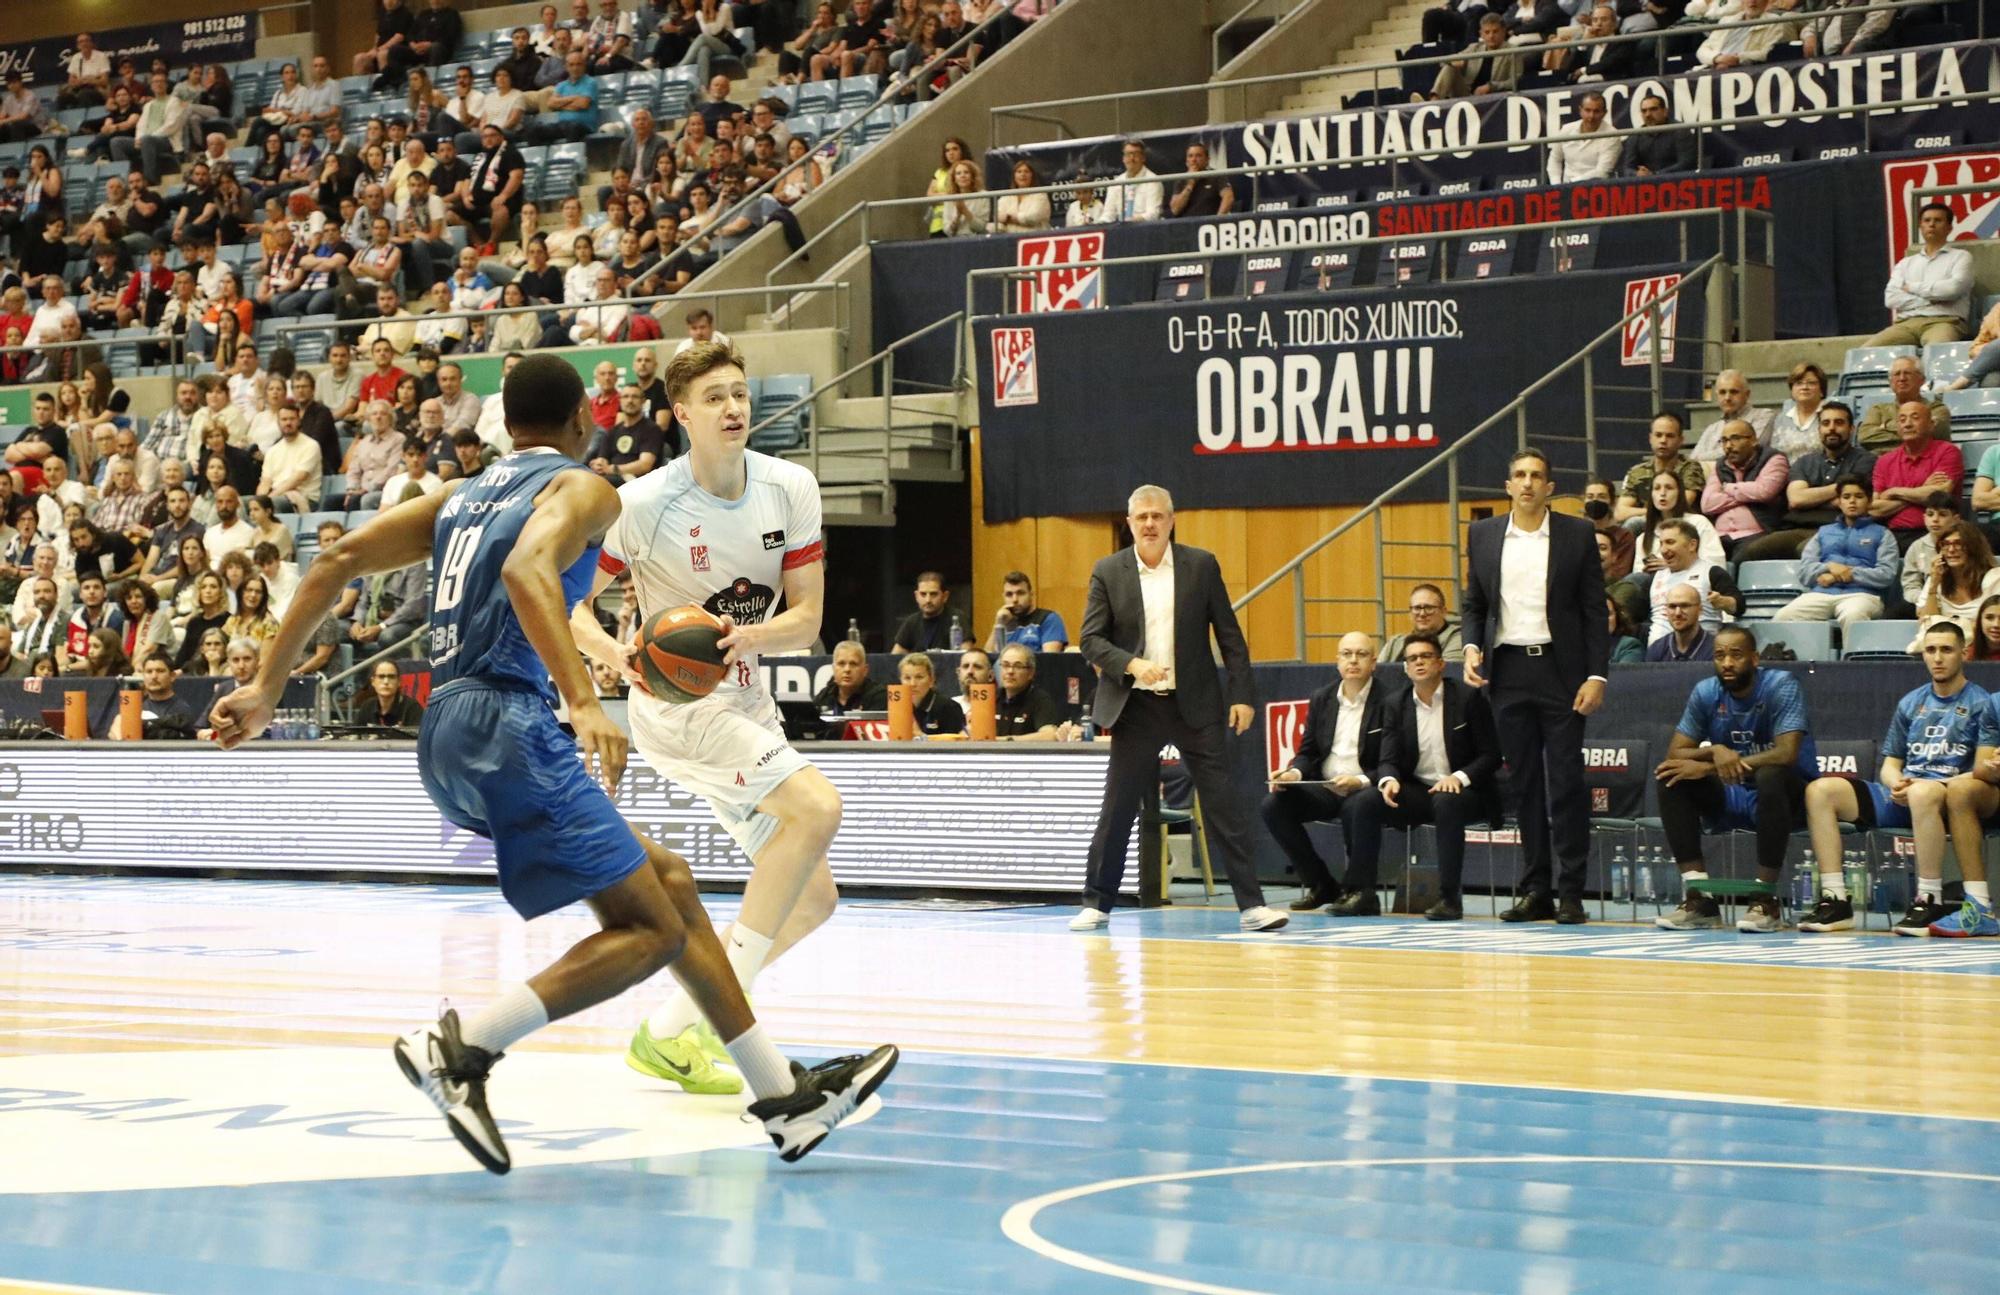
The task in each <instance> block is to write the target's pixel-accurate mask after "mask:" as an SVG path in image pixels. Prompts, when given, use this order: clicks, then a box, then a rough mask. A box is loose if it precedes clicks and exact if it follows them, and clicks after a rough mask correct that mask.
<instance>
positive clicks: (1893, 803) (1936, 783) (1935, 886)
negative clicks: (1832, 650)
mask: <svg viewBox="0 0 2000 1295" xmlns="http://www.w3.org/2000/svg"><path fill="white" fill-rule="evenodd" d="M1920 646H1921V647H1922V649H1923V654H1924V667H1925V668H1926V669H1927V670H1929V671H1930V674H1931V681H1930V682H1929V683H1927V684H1925V685H1924V686H1923V687H1921V688H1918V689H1916V690H1915V691H1914V692H1912V693H1910V694H1909V696H1907V697H1905V698H1903V700H1901V701H1899V702H1897V703H1896V716H1895V718H1894V719H1893V720H1891V721H1890V722H1889V732H1888V735H1887V736H1886V737H1884V738H1883V739H1882V770H1881V773H1880V774H1879V775H1878V778H1877V781H1875V782H1872V783H1864V782H1862V781H1861V780H1860V779H1858V778H1850V777H1846V776H1843V775H1834V776H1832V777H1826V778H1820V779H1817V780H1815V781H1814V782H1813V784H1812V785H1811V786H1810V787H1807V788H1806V827H1807V828H1808V829H1809V830H1810V831H1811V832H1812V843H1813V849H1814V850H1816V851H1818V852H1819V865H1820V875H1819V890H1820V896H1819V903H1818V905H1817V906H1816V907H1814V909H1813V911H1812V913H1811V914H1810V915H1809V916H1807V917H1805V918H1803V919H1801V920H1800V922H1799V929H1800V930H1801V931H1844V930H1847V929H1848V928H1850V927H1852V926H1853V925H1854V902H1853V900H1852V899H1851V898H1850V897H1849V895H1848V893H1847V883H1846V881H1845V880H1844V879H1843V878H1842V876H1841V874H1840V871H1839V869H1840V824H1842V823H1856V824H1859V825H1860V827H1861V829H1862V830H1863V831H1867V830H1868V829H1869V828H1873V827H1906V828H1909V829H1910V834H1911V835H1912V836H1913V837H1915V838H1916V844H1917V886H1916V891H1917V893H1916V895H1915V896H1913V897H1912V899H1911V902H1910V911H1909V912H1908V913H1907V914H1905V915H1904V917H1903V919H1902V920H1901V921H1900V922H1897V923H1896V927H1895V930H1896V934H1898V935H1928V934H1930V929H1931V924H1932V923H1933V922H1939V921H1942V920H1944V919H1945V918H1946V917H1949V916H1951V915H1952V913H1953V910H1952V909H1951V908H1950V907H1949V906H1947V905H1946V904H1945V903H1944V899H1943V896H1944V851H1945V829H1946V823H1945V809H1946V802H1947V799H1948V791H1949V787H1950V784H1951V782H1952V780H1954V779H1956V778H1958V777H1959V776H1961V775H1963V774H1967V773H1971V772H1972V771H1973V770H1974V769H1975V768H1982V769H1983V768H1986V767H1988V766H1989V765H1990V764H1991V763H1992V762H1993V760H1994V757H1995V754H1996V748H2000V717H1996V716H1995V714H1994V711H1993V698H1992V696H1991V695H1989V694H1988V693H1987V691H1986V690H1985V689H1984V688H1981V687H1980V686H1979V685H1978V684H1976V683H1973V682H1971V681H1970V680H1968V679H1967V678H1966V677H1965V634H1964V632H1963V631H1961V630H1960V629H1959V628H1958V626H1957V624H1956V623H1954V622H1952V621H1939V622H1938V623H1937V624H1935V625H1933V626H1931V627H1930V628H1929V629H1927V630H1925V631H1924V633H1923V638H1922V641H1921V643H1920Z"/></svg>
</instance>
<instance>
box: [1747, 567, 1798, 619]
mask: <svg viewBox="0 0 2000 1295" xmlns="http://www.w3.org/2000/svg"><path fill="white" fill-rule="evenodd" d="M1736 587H1737V588H1738V589H1740V590H1742V592H1743V613H1744V615H1745V616H1747V617H1756V618H1762V617H1766V616H1769V615H1770V614H1771V613H1773V612H1775V611H1777V610H1778V609H1779V608H1780V607H1783V606H1784V605H1785V604H1786V603H1788V602H1790V601H1791V600H1792V599H1794V598H1796V597H1798V595H1799V583H1798V568H1797V566H1795V565H1794V564H1793V563H1790V562H1782V561H1780V562H1745V563H1744V564H1743V566H1742V568H1741V569H1740V570H1739V571H1738V572H1737V573H1736Z"/></svg>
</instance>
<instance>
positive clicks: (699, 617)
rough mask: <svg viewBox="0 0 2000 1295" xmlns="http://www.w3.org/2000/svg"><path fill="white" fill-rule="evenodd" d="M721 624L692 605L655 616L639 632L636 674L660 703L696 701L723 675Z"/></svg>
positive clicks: (711, 690) (710, 691)
mask: <svg viewBox="0 0 2000 1295" xmlns="http://www.w3.org/2000/svg"><path fill="white" fill-rule="evenodd" d="M721 637H722V622H721V621H719V620H717V619H716V618H715V617H713V616H711V615H709V613H708V612H706V611H704V610H702V609H701V608H699V607H696V606H694V605H693V604H692V603H690V604H689V605H687V606H685V607H669V608H668V609H667V610H665V611H663V612H658V613H655V614H654V616H653V617H652V618H651V619H650V620H648V621H647V622H646V623H645V624H644V625H643V626H641V627H640V629H639V672H640V673H641V674H642V675H644V676H645V678H646V686H647V687H648V688H650V689H652V690H653V695H654V696H655V697H658V698H659V699H660V700H661V701H677V702H678V701H698V700H700V699H701V698H703V697H706V696H708V695H709V694H710V693H712V692H714V691H715V688H716V685H717V684H719V683H721V682H722V676H723V675H724V674H726V673H727V670H726V668H725V667H724V666H723V664H722V658H723V657H724V656H725V655H726V653H724V652H723V650H722V649H721V648H719V647H717V646H716V642H717V640H719V639H721Z"/></svg>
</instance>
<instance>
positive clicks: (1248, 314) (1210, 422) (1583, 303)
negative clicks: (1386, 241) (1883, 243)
mask: <svg viewBox="0 0 2000 1295" xmlns="http://www.w3.org/2000/svg"><path fill="white" fill-rule="evenodd" d="M1679 286H1680V284H1679V276H1678V275H1677V274H1671V275H1664V276H1660V277H1658V278H1654V279H1648V280H1643V281H1640V282H1639V283H1638V284H1637V285H1636V286H1635V285H1634V284H1632V283H1631V282H1629V281H1628V278H1627V272H1623V271H1585V272H1578V273H1574V274H1568V275H1562V276H1557V277H1553V278H1542V277H1536V278H1519V279H1512V280H1489V281H1487V282H1484V283H1470V282H1469V283H1463V284H1439V285H1426V286H1416V285H1407V286H1404V287H1402V288H1400V289H1393V290H1376V291H1356V292H1353V293H1348V294H1343V295H1342V296H1340V297H1337V298H1327V297H1313V296H1309V295H1301V294H1289V295H1287V296H1285V297H1276V298H1271V299H1269V300H1257V299H1251V298H1236V299H1233V300H1228V301H1217V302H1209V303H1187V304H1175V305H1167V304H1160V305H1156V306H1154V307H1153V308H1150V309H1142V310H1104V311H1067V312H1053V313H1048V314H1041V315H1036V316H1034V317H1033V318H1034V321H1035V322H1034V324H1033V326H1032V327H1028V326H1026V325H1024V324H1023V323H1022V322H1021V320H1020V318H1019V317H1015V318H1013V319H1009V320H1002V321H981V322H980V323H979V324H978V329H979V330H980V331H981V336H980V337H979V341H980V343H981V344H980V345H979V346H978V348H977V353H978V355H979V356H980V363H981V366H982V369H981V372H980V374H979V390H980V392H981V399H982V403H983V405H984V408H983V410H982V415H983V417H982V442H981V443H982V452H983V453H984V455H985V474H984V481H985V491H986V514H987V517H988V518H989V519H990V520H994V521H1006V520H1012V519H1013V518H1016V517H1023V516H1045V515H1075V514H1079V513H1092V512H1114V511H1116V510H1117V509H1119V508H1122V507H1123V506H1124V504H1125V497H1126V493H1127V492H1128V491H1129V490H1130V489H1131V487H1132V483H1133V482H1135V481H1155V482H1158V483H1160V484H1161V485H1164V486H1166V487H1167V488H1168V489H1169V490H1171V491H1172V492H1173V494H1174V498H1175V500H1176V502H1177V503H1179V504H1180V505H1181V506H1182V507H1189V508H1202V507H1206V508H1243V507H1267V506H1277V505H1296V506H1322V505H1334V504H1350V503H1358V502H1362V501H1365V500H1368V499H1371V498H1373V497H1374V496H1375V495H1377V494H1379V493H1380V492H1381V491H1382V489H1383V488H1384V487H1386V486H1388V485H1389V484H1391V483H1393V482H1395V481H1397V480H1398V479H1400V478H1401V477H1403V476H1406V475H1407V474H1408V473H1410V472H1411V471H1412V470H1414V469H1416V468H1418V467H1420V466H1422V465H1423V463H1424V462H1425V461H1426V460H1428V459H1430V458H1432V457H1434V456H1435V454H1436V452H1437V451H1438V450H1440V449H1442V448H1444V447H1446V446H1448V445H1450V444H1451V443H1452V442H1453V441H1455V440H1456V439H1457V438H1458V437H1459V436H1460V435H1462V434H1463V433H1464V432H1465V431H1467V430H1468V429H1470V428H1472V427H1473V426H1475V425H1476V424H1478V423H1479V422H1480V421H1482V420H1483V419H1485V418H1487V417H1488V416H1490V415H1492V414H1493V413H1495V412H1496V411H1497V410H1498V409H1499V408H1500V407H1501V406H1502V405H1504V404H1505V403H1506V402H1507V401H1508V399H1510V398H1511V396H1512V394H1513V393H1514V392H1516V391H1518V390H1520V389H1521V387H1522V386H1524V385H1526V384H1527V383H1528V382H1529V381H1531V380H1532V379H1533V378H1534V377H1535V376H1537V375H1539V374H1542V373H1546V372H1547V371H1548V370H1549V369H1551V368H1552V367H1554V366H1555V365H1556V364H1558V363H1560V362H1562V361H1563V360H1566V359H1568V358H1569V357H1570V356H1571V355H1572V354H1574V353H1575V352H1576V351H1577V350H1578V349H1580V348H1581V347H1582V346H1583V345H1585V344H1586V343H1588V342H1589V341H1590V340H1591V339H1592V338H1594V337H1595V336H1596V335H1597V334H1599V333H1600V332H1602V331H1603V330H1604V329H1605V328H1606V327H1608V326H1609V325H1610V324H1612V323H1615V322H1616V321H1617V320H1618V319H1619V318H1620V317H1621V316H1622V315H1623V314H1624V313H1625V305H1626V301H1627V299H1628V297H1629V296H1630V295H1631V294H1632V293H1633V292H1634V291H1638V292H1644V293H1651V294H1652V296H1653V299H1658V300H1660V301H1662V302H1663V303H1666V304H1668V305H1671V304H1672V303H1673V302H1674V300H1675V297H1676V294H1677V293H1678V291H1679ZM1630 344H1635V343H1630V342H1628V345H1630ZM1454 375H1458V376H1457V379H1456V380H1454ZM1475 378H1476V379H1478V380H1475ZM1626 394H1629V395H1630V397H1631V399H1632V400H1635V401H1638V402H1639V403H1637V404H1634V405H1633V407H1632V408H1630V409H1626V408H1624V407H1622V406H1621V407H1620V408H1619V410H1618V411H1617V412H1616V413H1612V414H1609V416H1612V417H1626V416H1629V417H1633V418H1638V417H1641V416H1643V414H1644V413H1645V412H1646V410H1645V408H1643V407H1642V406H1643V405H1644V401H1643V400H1640V396H1641V395H1643V393H1626ZM1605 398H1606V399H1612V400H1614V401H1616V400H1617V399H1621V398H1623V397H1622V396H1621V395H1620V394H1619V393H1607V394H1606V397H1605ZM1023 406H1032V408H1023ZM1543 408H1544V407H1543V406H1540V405H1531V407H1530V411H1531V414H1533V415H1535V416H1536V417H1537V418H1539V419H1543V420H1545V421H1544V422H1543V425H1547V426H1550V427H1551V428H1552V429H1553V428H1554V427H1556V426H1558V425H1560V426H1562V427H1571V426H1573V425H1574V419H1575V416H1576V410H1575V400H1574V396H1573V393H1571V394H1570V395H1568V396H1565V397H1562V398H1560V399H1558V398H1556V397H1555V396H1554V395H1553V394H1551V396H1550V398H1549V399H1548V401H1547V403H1546V413H1545V414H1544V413H1543V412H1542V411H1543ZM1607 412H1608V411H1606V410H1603V409H1600V414H1606V413H1607ZM1111 413H1115V428H1116V435H1107V434H1106V428H1107V423H1106V421H1105V419H1106V417H1107V416H1108V414H1111ZM1531 424H1532V420H1531ZM1487 439H1488V440H1490V441H1491V444H1490V445H1488V444H1487V443H1486V441H1482V442H1481V443H1480V445H1479V446H1478V447H1476V448H1475V449H1472V450H1468V451H1467V452H1466V454H1465V455H1464V456H1462V459H1461V479H1462V480H1465V479H1470V480H1487V481H1491V482H1492V483H1493V484H1494V485H1498V484H1499V482H1500V481H1501V480H1502V479H1503V476H1504V469H1505V461H1506V455H1507V452H1508V451H1509V450H1510V449H1511V448H1512V438H1511V437H1497V436H1496V437H1492V438H1487ZM1557 466H1558V467H1559V468H1560V467H1563V466H1564V465H1563V464H1560V463H1559V464H1558V465H1557ZM1444 490H1445V474H1444V473H1443V472H1437V473H1433V474H1432V475H1431V477H1430V478H1429V479H1428V480H1427V482H1426V485H1425V488H1424V489H1423V490H1420V491H1419V492H1418V493H1416V494H1414V495H1412V496H1411V497H1412V498H1441V497H1442V496H1443V493H1444Z"/></svg>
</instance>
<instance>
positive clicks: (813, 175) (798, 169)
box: [661, 135, 821, 207]
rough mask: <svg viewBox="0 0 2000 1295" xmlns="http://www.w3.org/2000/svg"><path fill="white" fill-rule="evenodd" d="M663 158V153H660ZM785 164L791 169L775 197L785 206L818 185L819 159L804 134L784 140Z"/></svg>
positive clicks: (780, 184)
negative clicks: (814, 155)
mask: <svg viewBox="0 0 2000 1295" xmlns="http://www.w3.org/2000/svg"><path fill="white" fill-rule="evenodd" d="M661 160H662V161H664V160H665V155H664V154H662V155H661ZM785 164H786V165H787V166H790V167H791V168H792V169H791V170H789V171H787V172H786V173H785V176H784V178H783V179H781V180H779V181H778V188H777V198H778V201H779V202H782V203H783V204H785V205H786V206H787V207H789V206H792V205H793V204H794V203H796V202H798V200H799V199H801V198H803V197H805V196H806V195H807V194H809V193H811V192H812V191H813V190H814V189H817V188H819V186H820V178H821V177H820V170H819V159H818V158H815V157H813V156H812V146H811V145H809V144H807V143H806V141H805V136H803V135H794V136H792V137H791V138H790V139H788V140H786V141H785Z"/></svg>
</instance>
